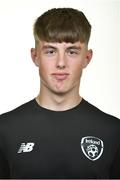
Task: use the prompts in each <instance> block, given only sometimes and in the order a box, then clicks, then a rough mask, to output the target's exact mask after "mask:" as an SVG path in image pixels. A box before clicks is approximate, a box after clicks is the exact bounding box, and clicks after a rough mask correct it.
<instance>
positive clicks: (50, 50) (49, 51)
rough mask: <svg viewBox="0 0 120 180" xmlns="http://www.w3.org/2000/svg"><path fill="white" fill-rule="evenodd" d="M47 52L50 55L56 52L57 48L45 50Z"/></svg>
mask: <svg viewBox="0 0 120 180" xmlns="http://www.w3.org/2000/svg"><path fill="white" fill-rule="evenodd" d="M45 54H48V55H52V54H55V50H54V49H47V50H46V51H45Z"/></svg>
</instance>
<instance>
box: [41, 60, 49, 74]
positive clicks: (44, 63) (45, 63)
mask: <svg viewBox="0 0 120 180" xmlns="http://www.w3.org/2000/svg"><path fill="white" fill-rule="evenodd" d="M39 73H40V75H41V76H47V75H48V74H50V73H52V64H51V63H48V61H45V60H41V61H40V63H39Z"/></svg>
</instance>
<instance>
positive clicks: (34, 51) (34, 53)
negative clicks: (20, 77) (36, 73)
mask: <svg viewBox="0 0 120 180" xmlns="http://www.w3.org/2000/svg"><path fill="white" fill-rule="evenodd" d="M31 58H32V60H33V62H34V64H35V65H36V66H39V60H38V55H37V49H36V48H31Z"/></svg>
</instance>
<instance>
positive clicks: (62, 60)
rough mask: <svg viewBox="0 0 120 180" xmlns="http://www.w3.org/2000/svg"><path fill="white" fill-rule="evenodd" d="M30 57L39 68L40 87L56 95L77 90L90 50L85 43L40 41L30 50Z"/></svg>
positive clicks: (90, 55) (90, 54)
mask: <svg viewBox="0 0 120 180" xmlns="http://www.w3.org/2000/svg"><path fill="white" fill-rule="evenodd" d="M31 56H32V59H33V61H34V63H35V64H36V66H38V67H39V74H40V79H41V87H43V86H44V88H47V89H48V90H49V91H52V92H53V93H56V94H65V93H67V92H69V91H70V90H72V89H73V88H76V87H77V88H79V83H80V77H81V74H82V69H83V68H85V67H86V66H87V64H88V63H89V61H90V59H91V57H92V50H88V49H87V45H86V44H85V43H81V42H80V41H78V42H75V43H66V42H62V43H57V42H56V43H53V42H45V41H40V42H39V44H38V45H37V48H35V49H34V48H32V49H31Z"/></svg>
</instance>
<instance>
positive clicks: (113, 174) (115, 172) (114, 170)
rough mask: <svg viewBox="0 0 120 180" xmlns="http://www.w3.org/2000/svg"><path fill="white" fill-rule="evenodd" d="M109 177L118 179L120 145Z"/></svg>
mask: <svg viewBox="0 0 120 180" xmlns="http://www.w3.org/2000/svg"><path fill="white" fill-rule="evenodd" d="M110 179H120V146H119V149H118V150H117V153H116V155H115V158H114V160H113V163H112V166H111V169H110Z"/></svg>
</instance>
